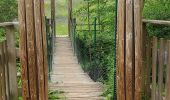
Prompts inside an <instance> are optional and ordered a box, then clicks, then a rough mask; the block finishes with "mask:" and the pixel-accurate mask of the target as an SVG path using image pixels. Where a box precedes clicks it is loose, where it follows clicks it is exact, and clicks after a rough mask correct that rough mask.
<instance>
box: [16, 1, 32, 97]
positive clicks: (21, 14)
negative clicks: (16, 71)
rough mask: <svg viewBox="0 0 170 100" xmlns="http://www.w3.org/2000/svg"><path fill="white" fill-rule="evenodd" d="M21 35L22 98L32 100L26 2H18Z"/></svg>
mask: <svg viewBox="0 0 170 100" xmlns="http://www.w3.org/2000/svg"><path fill="white" fill-rule="evenodd" d="M18 7H19V11H18V15H19V16H18V17H19V25H20V28H19V33H20V62H21V67H22V68H21V79H22V96H23V100H27V99H30V94H29V78H28V73H29V72H28V63H27V60H28V57H27V32H26V31H27V30H26V19H25V18H26V16H25V15H26V9H25V0H20V1H19V2H18Z"/></svg>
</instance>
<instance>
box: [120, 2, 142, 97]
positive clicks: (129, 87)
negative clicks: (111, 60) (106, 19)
mask: <svg viewBox="0 0 170 100" xmlns="http://www.w3.org/2000/svg"><path fill="white" fill-rule="evenodd" d="M142 8H143V1H141V0H119V1H118V16H117V17H118V23H117V24H118V26H117V98H118V100H141V99H142V97H141V95H142V79H143V76H142V72H143V71H142V67H143V46H142V42H143V40H142V39H143V32H142V25H143V24H142Z"/></svg>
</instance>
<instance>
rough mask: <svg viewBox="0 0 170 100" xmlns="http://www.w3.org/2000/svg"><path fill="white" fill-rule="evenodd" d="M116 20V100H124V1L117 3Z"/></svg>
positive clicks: (120, 0)
mask: <svg viewBox="0 0 170 100" xmlns="http://www.w3.org/2000/svg"><path fill="white" fill-rule="evenodd" d="M117 18H118V23H117V69H116V71H117V72H116V73H117V76H116V77H117V80H116V81H117V99H118V100H125V98H126V89H125V88H126V86H125V44H124V43H125V0H119V2H118V16H117Z"/></svg>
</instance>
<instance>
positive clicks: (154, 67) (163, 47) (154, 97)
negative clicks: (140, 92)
mask: <svg viewBox="0 0 170 100" xmlns="http://www.w3.org/2000/svg"><path fill="white" fill-rule="evenodd" d="M143 22H144V27H143V28H144V30H143V32H144V37H143V40H144V41H143V43H144V46H145V47H144V54H145V55H144V61H145V64H146V65H145V67H144V75H145V76H144V77H145V81H144V83H145V87H144V89H145V94H146V95H147V96H148V98H150V97H149V95H151V100H169V98H170V40H167V39H164V38H157V37H151V38H150V37H149V36H148V33H147V31H146V24H154V25H166V26H168V25H170V21H163V20H143ZM151 73H152V75H151ZM150 77H152V78H150ZM150 79H151V80H150ZM150 85H151V86H150ZM163 91H164V92H163Z"/></svg>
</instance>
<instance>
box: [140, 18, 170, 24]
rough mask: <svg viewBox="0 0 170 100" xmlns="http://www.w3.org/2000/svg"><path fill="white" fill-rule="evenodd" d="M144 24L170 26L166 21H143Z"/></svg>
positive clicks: (169, 22)
mask: <svg viewBox="0 0 170 100" xmlns="http://www.w3.org/2000/svg"><path fill="white" fill-rule="evenodd" d="M143 22H144V23H150V24H157V25H170V21H165V20H146V19H143Z"/></svg>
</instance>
